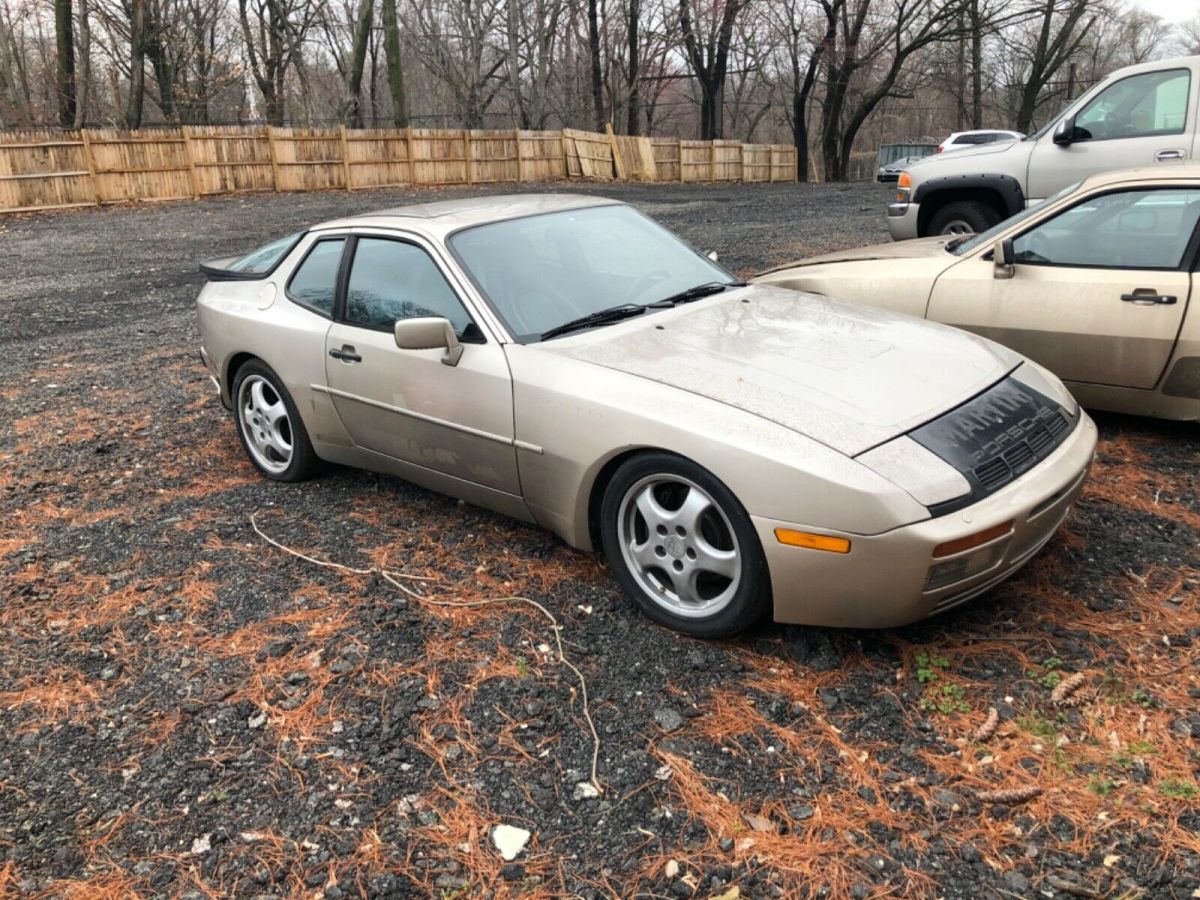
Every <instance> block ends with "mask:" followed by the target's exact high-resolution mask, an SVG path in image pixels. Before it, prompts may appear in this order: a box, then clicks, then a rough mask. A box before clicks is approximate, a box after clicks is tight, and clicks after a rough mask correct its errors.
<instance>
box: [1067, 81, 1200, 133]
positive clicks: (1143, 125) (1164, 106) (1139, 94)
mask: <svg viewBox="0 0 1200 900" xmlns="http://www.w3.org/2000/svg"><path fill="white" fill-rule="evenodd" d="M1190 82H1191V75H1190V73H1189V72H1188V70H1187V69H1169V70H1167V71H1165V72H1145V73H1143V74H1141V75H1131V76H1130V77H1129V78H1122V79H1121V80H1120V81H1118V82H1116V83H1115V84H1113V85H1111V86H1109V87H1108V88H1106V89H1105V90H1103V91H1101V92H1100V93H1099V94H1097V95H1096V96H1095V97H1094V98H1093V99H1092V100H1091V102H1090V103H1088V105H1087V106H1085V107H1084V108H1083V109H1081V110H1080V111H1079V114H1078V115H1076V116H1075V134H1074V140H1076V141H1088V140H1092V141H1110V140H1115V139H1118V138H1134V137H1151V136H1154V135H1166V134H1182V133H1183V130H1184V125H1185V123H1186V120H1187V108H1188V88H1189V86H1190Z"/></svg>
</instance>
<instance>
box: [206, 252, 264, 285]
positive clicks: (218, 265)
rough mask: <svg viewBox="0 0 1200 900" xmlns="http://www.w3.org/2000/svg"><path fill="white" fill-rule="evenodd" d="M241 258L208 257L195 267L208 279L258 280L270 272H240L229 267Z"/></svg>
mask: <svg viewBox="0 0 1200 900" xmlns="http://www.w3.org/2000/svg"><path fill="white" fill-rule="evenodd" d="M241 258H242V257H240V256H223V257H221V258H220V259H209V260H205V261H204V262H202V263H200V265H199V266H198V267H197V268H198V269H199V270H200V274H201V275H203V276H204V277H205V278H207V279H208V280H209V281H260V280H262V279H263V278H266V277H267V276H268V275H270V274H271V273H270V272H242V271H239V270H238V269H231V268H229V266H231V265H232V264H233V263H235V262H237V261H238V260H239V259H241Z"/></svg>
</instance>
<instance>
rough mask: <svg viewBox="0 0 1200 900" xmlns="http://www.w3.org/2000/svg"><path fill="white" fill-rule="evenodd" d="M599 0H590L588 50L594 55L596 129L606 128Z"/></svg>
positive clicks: (593, 86)
mask: <svg viewBox="0 0 1200 900" xmlns="http://www.w3.org/2000/svg"><path fill="white" fill-rule="evenodd" d="M597 7H598V0H588V50H589V51H590V53H591V56H592V111H593V113H595V121H596V130H597V131H603V130H604V122H605V121H606V120H605V118H604V76H603V75H602V74H601V72H600V17H599V16H600V14H599V10H598V8H597Z"/></svg>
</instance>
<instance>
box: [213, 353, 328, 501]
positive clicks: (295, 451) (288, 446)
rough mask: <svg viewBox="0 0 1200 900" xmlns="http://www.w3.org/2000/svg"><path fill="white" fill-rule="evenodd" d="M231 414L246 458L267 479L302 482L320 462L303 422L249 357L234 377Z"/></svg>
mask: <svg viewBox="0 0 1200 900" xmlns="http://www.w3.org/2000/svg"><path fill="white" fill-rule="evenodd" d="M233 417H234V421H235V422H236V423H237V429H238V437H239V438H241V441H242V446H243V447H245V449H246V454H247V455H248V456H249V457H250V461H251V462H253V463H254V465H255V466H257V467H258V469H259V471H261V472H262V473H263V474H264V475H266V476H267V477H268V478H273V479H275V480H276V481H302V480H303V479H305V478H309V477H311V476H312V475H314V474H315V473H316V471H317V468H318V467H319V465H320V460H319V459H318V458H317V455H316V452H315V451H314V450H313V448H312V443H311V442H310V441H309V439H308V432H307V431H306V430H305V428H304V422H302V421H301V419H300V414H299V413H298V412H297V411H296V405H295V404H294V403H293V402H292V398H291V397H290V396H289V395H288V392H287V390H286V389H285V388H284V387H283V385H282V384H280V382H279V376H277V375H276V374H275V373H274V372H273V371H271V369H270V368H269V367H267V366H266V365H264V364H263V363H262V362H260V361H258V360H251V361H250V362H247V363H246V364H245V365H243V366H242V367H241V368H240V369H238V372H237V376H236V377H235V379H234V403H233Z"/></svg>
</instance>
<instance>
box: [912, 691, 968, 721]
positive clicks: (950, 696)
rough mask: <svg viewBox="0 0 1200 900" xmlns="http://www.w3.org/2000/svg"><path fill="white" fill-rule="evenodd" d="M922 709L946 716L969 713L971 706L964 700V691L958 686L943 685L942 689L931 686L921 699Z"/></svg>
mask: <svg viewBox="0 0 1200 900" xmlns="http://www.w3.org/2000/svg"><path fill="white" fill-rule="evenodd" d="M921 709H924V710H937V711H938V712H940V713H946V714H949V713H955V712H958V713H967V712H970V711H971V704H969V703H967V701H965V700H964V699H963V689H962V688H961V687H959V686H958V685H957V684H943V685H941V686H940V688H938V687H935V686H933V685H930V686H929V687H928V688H926V689H925V696H924V697H922V698H921Z"/></svg>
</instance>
